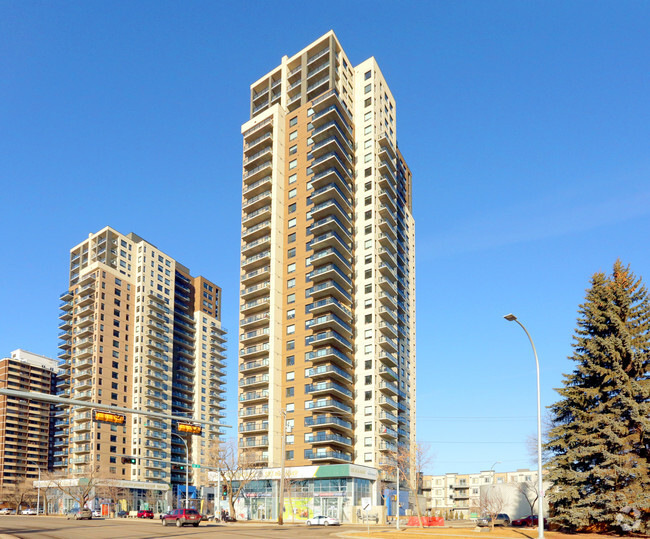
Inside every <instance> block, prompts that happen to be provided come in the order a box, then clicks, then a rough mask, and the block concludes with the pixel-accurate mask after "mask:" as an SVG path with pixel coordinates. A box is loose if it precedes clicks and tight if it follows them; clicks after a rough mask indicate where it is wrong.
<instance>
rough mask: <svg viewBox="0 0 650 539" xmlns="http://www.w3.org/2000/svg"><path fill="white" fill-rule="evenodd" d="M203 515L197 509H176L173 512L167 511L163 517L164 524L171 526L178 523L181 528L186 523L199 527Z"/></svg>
mask: <svg viewBox="0 0 650 539" xmlns="http://www.w3.org/2000/svg"><path fill="white" fill-rule="evenodd" d="M201 518H202V517H201V515H200V514H199V512H198V511H197V510H196V509H174V510H173V511H172V512H171V513H167V514H166V515H163V516H162V517H161V519H160V520H161V521H162V525H163V526H169V525H170V524H176V526H178V527H179V528H180V527H181V526H185V524H191V525H192V526H194V527H197V526H198V525H199V523H200V522H201Z"/></svg>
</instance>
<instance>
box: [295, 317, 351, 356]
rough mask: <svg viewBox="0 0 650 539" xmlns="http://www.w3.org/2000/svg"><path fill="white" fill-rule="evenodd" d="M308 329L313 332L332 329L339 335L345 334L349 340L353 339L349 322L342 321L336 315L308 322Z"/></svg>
mask: <svg viewBox="0 0 650 539" xmlns="http://www.w3.org/2000/svg"><path fill="white" fill-rule="evenodd" d="M306 327H307V328H308V329H311V330H313V331H319V330H328V329H331V330H334V331H336V332H338V333H343V334H344V335H345V337H346V338H347V339H349V338H351V337H352V326H350V325H349V324H348V323H347V322H344V321H343V320H341V319H340V318H339V317H338V316H336V315H335V314H331V313H330V314H325V315H322V316H319V317H317V318H312V319H311V320H308V321H307V322H306ZM339 342H341V341H339ZM334 344H335V343H334ZM346 346H347V345H346ZM348 348H349V346H348Z"/></svg>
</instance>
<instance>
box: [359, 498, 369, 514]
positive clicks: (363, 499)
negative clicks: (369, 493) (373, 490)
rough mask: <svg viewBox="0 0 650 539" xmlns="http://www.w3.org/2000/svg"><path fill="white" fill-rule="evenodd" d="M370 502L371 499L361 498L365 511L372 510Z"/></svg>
mask: <svg viewBox="0 0 650 539" xmlns="http://www.w3.org/2000/svg"><path fill="white" fill-rule="evenodd" d="M370 500H371V499H370V498H361V508H362V509H363V510H364V511H367V510H368V509H370Z"/></svg>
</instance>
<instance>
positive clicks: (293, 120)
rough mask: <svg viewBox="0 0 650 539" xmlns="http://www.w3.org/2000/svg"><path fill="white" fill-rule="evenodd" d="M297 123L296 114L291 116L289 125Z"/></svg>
mask: <svg viewBox="0 0 650 539" xmlns="http://www.w3.org/2000/svg"><path fill="white" fill-rule="evenodd" d="M297 123H298V116H294V117H293V118H291V120H289V127H293V126H294V125H296V124H297Z"/></svg>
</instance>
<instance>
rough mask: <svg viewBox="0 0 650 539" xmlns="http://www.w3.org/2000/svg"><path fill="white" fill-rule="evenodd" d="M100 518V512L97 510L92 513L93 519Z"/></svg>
mask: <svg viewBox="0 0 650 539" xmlns="http://www.w3.org/2000/svg"><path fill="white" fill-rule="evenodd" d="M101 516H102V512H101V511H100V510H99V509H95V510H94V511H93V518H100V517H101Z"/></svg>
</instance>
